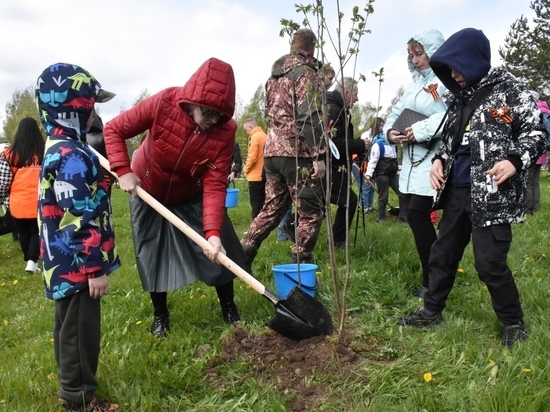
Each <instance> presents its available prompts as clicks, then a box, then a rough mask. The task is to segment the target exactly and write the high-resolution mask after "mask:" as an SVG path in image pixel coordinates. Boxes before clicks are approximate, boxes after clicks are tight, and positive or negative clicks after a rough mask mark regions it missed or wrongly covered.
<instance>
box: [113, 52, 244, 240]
mask: <svg viewBox="0 0 550 412" xmlns="http://www.w3.org/2000/svg"><path fill="white" fill-rule="evenodd" d="M189 103H194V104H198V105H201V106H205V107H208V108H212V109H216V110H218V111H220V112H221V113H223V115H224V116H223V117H222V120H221V121H220V122H219V123H218V125H217V126H215V127H213V128H211V129H208V130H206V131H204V130H200V129H199V128H198V127H197V125H196V124H195V122H194V121H193V118H192V117H191V116H190V115H189V111H188V109H187V107H186V104H189ZM234 110H235V79H234V76H233V69H232V68H231V66H230V65H229V64H227V63H225V62H223V61H221V60H218V59H215V58H211V59H209V60H207V61H206V62H205V63H203V65H202V66H201V67H200V68H199V69H198V70H197V71H196V72H195V74H193V76H191V78H190V79H189V81H188V82H187V83H186V84H185V85H184V86H183V87H172V88H168V89H165V90H163V91H161V92H160V93H157V94H155V95H154V96H151V97H149V98H147V99H145V100H143V101H142V102H141V103H139V104H138V105H136V106H135V107H133V108H131V109H129V110H127V111H126V112H124V113H122V114H120V115H119V116H117V117H115V118H114V119H113V120H111V121H110V122H108V123H107V124H106V125H105V128H104V136H105V143H106V148H107V154H108V157H109V161H110V163H111V168H112V169H113V170H114V171H115V172H116V173H117V174H118V175H119V176H122V175H124V174H126V173H129V172H131V171H133V172H134V173H135V174H136V175H137V177H138V178H139V179H140V182H141V186H142V187H143V188H144V189H145V190H146V191H147V192H149V193H150V194H151V195H152V196H153V197H155V198H156V199H157V200H159V201H160V202H161V203H163V204H165V205H175V204H179V203H181V202H184V201H185V200H187V199H189V198H190V197H192V196H193V195H194V194H196V193H197V192H198V191H199V190H200V189H201V187H202V188H203V206H204V208H203V220H204V227H203V230H204V232H205V233H206V234H207V236H210V235H214V234H217V235H219V233H220V230H221V225H222V220H223V216H224V213H225V195H226V182H227V175H228V173H229V172H228V171H229V169H230V165H231V156H232V154H233V145H234V142H235V131H236V129H237V125H236V123H235V121H234V120H232V116H233V112H234ZM147 130H148V135H147V138H146V139H145V141H144V142H143V143H142V145H141V147H140V148H139V150H138V152H137V154H136V156H135V158H134V161H133V162H132V168H130V159H129V157H128V152H127V149H126V143H125V140H126V139H130V138H132V137H134V136H137V135H138V134H140V133H143V132H145V131H147Z"/></svg>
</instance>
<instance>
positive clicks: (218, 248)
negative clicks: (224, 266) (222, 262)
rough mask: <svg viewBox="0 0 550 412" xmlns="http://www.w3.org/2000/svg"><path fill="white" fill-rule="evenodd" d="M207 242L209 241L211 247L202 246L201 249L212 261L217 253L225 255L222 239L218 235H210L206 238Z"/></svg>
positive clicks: (214, 260) (216, 256)
mask: <svg viewBox="0 0 550 412" xmlns="http://www.w3.org/2000/svg"><path fill="white" fill-rule="evenodd" d="M208 243H210V245H211V246H212V247H209V248H204V249H203V250H202V251H203V253H204V254H205V255H206V257H207V258H208V259H210V260H211V261H212V262H216V259H217V258H218V253H220V252H222V253H223V254H224V255H225V249H224V248H223V246H222V241H221V239H220V238H219V236H210V237H209V238H208Z"/></svg>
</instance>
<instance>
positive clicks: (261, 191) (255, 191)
mask: <svg viewBox="0 0 550 412" xmlns="http://www.w3.org/2000/svg"><path fill="white" fill-rule="evenodd" d="M248 193H250V207H251V208H252V220H254V218H255V217H256V216H258V213H260V210H262V206H263V205H264V201H265V181H264V180H260V181H259V182H248Z"/></svg>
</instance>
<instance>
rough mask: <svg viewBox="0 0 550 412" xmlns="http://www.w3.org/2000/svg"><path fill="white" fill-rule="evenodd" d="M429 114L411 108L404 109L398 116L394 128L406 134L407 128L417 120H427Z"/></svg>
mask: <svg viewBox="0 0 550 412" xmlns="http://www.w3.org/2000/svg"><path fill="white" fill-rule="evenodd" d="M427 118H428V116H426V115H423V114H422V113H418V112H415V111H414V110H411V109H404V110H403V111H402V112H401V114H400V115H399V116H398V117H397V119H396V120H395V122H394V123H393V125H392V129H395V130H397V131H399V132H400V133H401V134H405V129H406V128H407V127H410V126H412V125H413V124H414V123H416V122H420V121H422V120H426V119H427Z"/></svg>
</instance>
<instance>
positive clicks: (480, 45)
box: [430, 28, 491, 95]
mask: <svg viewBox="0 0 550 412" xmlns="http://www.w3.org/2000/svg"><path fill="white" fill-rule="evenodd" d="M430 66H431V67H432V69H433V71H434V73H435V75H436V76H437V77H438V78H439V79H440V80H441V82H442V83H443V84H444V85H445V86H446V87H447V89H449V90H450V91H451V92H452V93H453V94H454V95H459V94H460V91H461V89H462V88H461V87H460V85H459V84H458V83H457V82H456V80H454V79H453V77H452V76H451V68H453V69H455V70H456V71H457V72H459V73H460V74H461V75H462V77H463V78H464V80H465V81H466V86H472V85H474V84H476V83H478V82H479V81H480V80H481V79H483V78H484V77H485V76H486V75H487V73H489V70H490V69H491V44H490V42H489V39H488V38H487V37H486V36H485V34H483V32H482V31H481V30H477V29H472V28H467V29H462V30H460V31H458V32H456V33H455V34H453V35H452V36H451V37H449V38H448V39H447V41H445V43H443V44H442V45H441V47H440V48H439V49H438V50H437V51H436V52H435V53H434V55H433V56H432V57H431V58H430Z"/></svg>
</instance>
